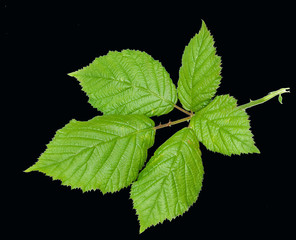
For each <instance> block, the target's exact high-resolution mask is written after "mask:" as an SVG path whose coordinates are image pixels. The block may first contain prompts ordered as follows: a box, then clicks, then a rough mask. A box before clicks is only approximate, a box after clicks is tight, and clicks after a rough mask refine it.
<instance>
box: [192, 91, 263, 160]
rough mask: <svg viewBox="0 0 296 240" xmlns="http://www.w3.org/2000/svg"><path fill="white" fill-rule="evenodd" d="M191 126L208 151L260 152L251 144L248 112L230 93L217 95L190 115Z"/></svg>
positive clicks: (228, 152) (251, 137)
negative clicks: (193, 114)
mask: <svg viewBox="0 0 296 240" xmlns="http://www.w3.org/2000/svg"><path fill="white" fill-rule="evenodd" d="M190 126H191V127H192V129H193V130H194V131H195V133H196V135H197V138H198V140H199V141H200V142H202V143H203V144H204V145H205V146H206V147H207V148H208V149H209V150H211V151H214V152H219V153H222V154H225V155H229V156H230V155H231V154H241V153H260V152H259V150H258V148H257V147H256V146H255V145H254V140H253V135H252V133H251V131H250V122H249V120H248V115H247V113H246V112H245V111H244V110H243V109H239V108H238V107H237V103H236V100H235V99H234V98H233V97H230V96H229V95H222V96H217V97H216V98H215V99H214V100H213V101H212V102H211V103H209V105H208V106H206V107H205V108H203V109H202V110H200V111H199V112H197V113H196V114H195V116H193V117H192V119H191V122H190Z"/></svg>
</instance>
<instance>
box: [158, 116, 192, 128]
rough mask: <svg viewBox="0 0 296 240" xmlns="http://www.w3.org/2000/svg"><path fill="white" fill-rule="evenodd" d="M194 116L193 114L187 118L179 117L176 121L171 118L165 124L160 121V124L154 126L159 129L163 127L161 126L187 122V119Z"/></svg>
mask: <svg viewBox="0 0 296 240" xmlns="http://www.w3.org/2000/svg"><path fill="white" fill-rule="evenodd" d="M192 117H193V115H191V116H189V117H186V118H181V119H178V120H176V121H171V120H169V122H168V123H165V124H161V123H160V124H159V125H158V126H156V127H154V129H155V130H157V129H161V128H165V127H170V126H172V125H175V124H179V123H182V122H186V121H189V120H190V119H191V118H192Z"/></svg>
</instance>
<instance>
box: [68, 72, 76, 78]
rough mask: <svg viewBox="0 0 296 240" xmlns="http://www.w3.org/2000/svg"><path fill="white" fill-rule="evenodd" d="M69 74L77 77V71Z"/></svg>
mask: <svg viewBox="0 0 296 240" xmlns="http://www.w3.org/2000/svg"><path fill="white" fill-rule="evenodd" d="M67 75H68V76H70V77H76V75H77V71H75V72H71V73H68V74H67Z"/></svg>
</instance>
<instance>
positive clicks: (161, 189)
mask: <svg viewBox="0 0 296 240" xmlns="http://www.w3.org/2000/svg"><path fill="white" fill-rule="evenodd" d="M203 173H204V170H203V165H202V161H201V153H200V150H199V143H198V140H197V138H196V136H195V134H194V132H193V130H192V129H190V128H183V129H182V130H180V131H179V132H177V133H175V134H174V135H173V136H172V137H171V138H169V139H168V140H167V141H166V142H165V143H164V144H163V145H161V146H160V147H159V148H158V149H157V150H156V152H155V154H154V156H153V157H152V158H151V159H150V160H149V162H148V164H147V165H146V167H145V168H144V170H143V171H142V172H141V173H140V174H139V177H138V180H137V181H136V182H134V183H133V185H132V188H131V198H132V199H133V202H134V208H135V209H136V211H137V214H138V217H139V220H140V226H141V227H140V232H143V231H144V230H145V229H146V228H148V227H150V226H152V225H156V224H158V223H161V222H163V221H164V220H165V219H169V220H172V219H173V218H175V217H177V216H179V215H181V214H183V213H184V212H186V211H187V210H188V208H189V207H190V206H191V205H192V204H193V203H194V202H195V201H196V200H197V197H198V194H199V192H200V190H201V185H202V179H203Z"/></svg>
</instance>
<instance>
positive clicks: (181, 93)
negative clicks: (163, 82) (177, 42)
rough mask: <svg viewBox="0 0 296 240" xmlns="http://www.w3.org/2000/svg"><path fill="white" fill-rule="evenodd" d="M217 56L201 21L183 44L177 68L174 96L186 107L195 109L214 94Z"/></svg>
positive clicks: (218, 66)
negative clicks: (177, 77) (178, 69)
mask: <svg viewBox="0 0 296 240" xmlns="http://www.w3.org/2000/svg"><path fill="white" fill-rule="evenodd" d="M220 72H221V58H220V57H219V56H217V55H216V48H215V47H214V40H213V37H212V36H211V34H210V32H209V30H208V29H207V27H206V25H205V23H204V22H202V27H201V29H200V31H199V33H198V34H196V35H195V36H194V37H193V38H192V39H191V40H190V42H189V44H188V46H186V48H185V50H184V53H183V56H182V66H181V68H180V71H179V81H178V97H179V99H180V102H181V103H182V106H183V107H184V108H185V109H186V110H191V111H193V112H197V111H199V110H200V109H202V108H203V107H205V106H206V105H207V104H208V103H209V102H210V101H211V99H212V98H213V97H214V95H215V93H216V90H217V88H218V87H219V84H220V81H221V76H220Z"/></svg>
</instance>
